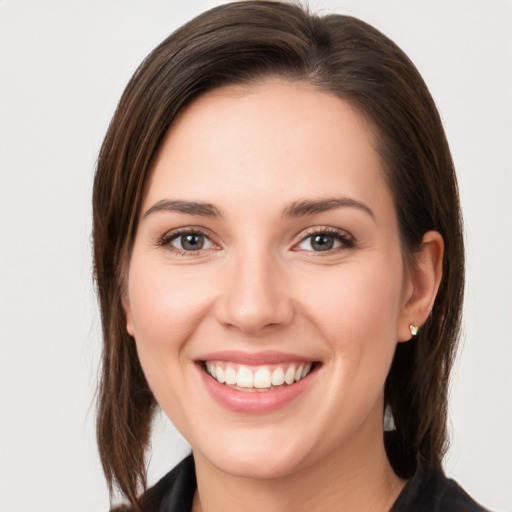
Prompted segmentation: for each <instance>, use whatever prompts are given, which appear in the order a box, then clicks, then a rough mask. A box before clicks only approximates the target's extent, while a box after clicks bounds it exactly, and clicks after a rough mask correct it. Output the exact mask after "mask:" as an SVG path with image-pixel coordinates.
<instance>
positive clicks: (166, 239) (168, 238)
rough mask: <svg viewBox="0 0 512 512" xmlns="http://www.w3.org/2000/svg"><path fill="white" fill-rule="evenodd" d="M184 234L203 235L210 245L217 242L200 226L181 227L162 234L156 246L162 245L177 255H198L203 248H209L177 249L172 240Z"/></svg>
mask: <svg viewBox="0 0 512 512" xmlns="http://www.w3.org/2000/svg"><path fill="white" fill-rule="evenodd" d="M184 235H196V236H203V237H204V238H205V239H207V240H209V241H210V243H211V244H212V245H217V244H215V242H213V240H212V239H211V236H209V235H208V234H207V232H206V231H204V230H202V229H200V228H183V229H178V230H175V231H171V232H170V233H166V234H165V235H164V236H162V237H161V238H160V239H159V240H158V241H157V244H156V245H157V246H158V247H163V248H165V249H167V250H168V251H171V252H173V253H175V254H177V255H178V256H199V255H200V254H201V253H202V252H203V251H204V250H209V249H198V250H196V251H186V250H182V249H178V248H177V247H174V246H173V245H172V242H173V241H174V240H176V239H178V238H180V237H181V236H184Z"/></svg>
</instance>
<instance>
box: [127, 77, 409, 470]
mask: <svg viewBox="0 0 512 512" xmlns="http://www.w3.org/2000/svg"><path fill="white" fill-rule="evenodd" d="M405 276H406V274H405V272H404V263H403V260H402V254H401V252H400V241H399V234H398V227H397V219H396V214H395V208H394V204H393V200H392V197H391V194H390V191H389V189H388V187H387V185H386V183H385V181H384V179H383V172H382V168H381V162H380V160H379V156H378V155H377V153H376V151H375V149H374V146H373V143H372V136H371V133H370V130H369V127H368V125H367V124H366V123H365V121H364V119H363V118H362V117H361V116H360V115H359V114H358V113H357V112H356V111H354V110H353V109H352V108H351V107H350V106H349V105H348V104H347V103H346V102H344V101H342V100H340V99H338V98H336V97H334V96H333V95H330V94H327V93H324V92H320V91H319V90H318V89H315V88H313V87H312V86H309V85H306V84H297V83H295V84H290V83H288V82H285V81H277V80H273V81H272V80H269V81H266V82H264V83H262V84H259V85H255V86H252V87H250V88H240V87H239V88H235V87H228V88H223V89H220V90H217V91H214V92H209V93H207V94H205V95H204V96H202V97H200V98H199V99H198V100H196V101H195V102H193V103H192V104H191V105H190V106H189V107H187V108H186V109H185V110H184V111H183V112H182V113H181V114H180V116H179V117H178V119H177V120H176V121H175V122H174V123H173V125H172V127H171V129H170V131H169V133H168V135H167V136H166V138H165V140H164V142H163V145H162V147H161V150H160V152H159V154H158V157H157V158H156V161H155V162H154V166H153V170H152V174H151V176H150V179H149V183H148V188H147V193H146V196H145V198H144V201H143V207H142V212H141V216H140V221H139V226H138V231H137V236H136V239H135V244H134V247H133V253H132V256H131V260H130V264H129V273H128V280H127V286H126V290H125V296H124V299H123V303H124V307H125V310H126V313H127V322H128V331H129V333H130V334H131V335H133V336H134V338H135V342H136V345H137V350H138V354H139V358H140V362H141V364H142V368H143V370H144V373H145V375H146V378H147V380H148V383H149V385H150V387H151V390H152V391H153V393H154V395H155V398H156V400H157V401H158V403H159V404H160V406H161V407H162V408H163V410H164V411H165V412H166V413H167V415H168V416H169V418H170V419H171V420H172V422H173V423H174V424H175V425H176V427H177V428H178V429H179V430H180V431H181V432H182V434H183V435H184V436H185V437H186V438H187V440H188V441H189V442H190V444H191V445H192V449H193V451H194V454H195V456H196V460H199V461H205V462H207V463H209V464H212V465H213V466H215V467H216V468H218V469H221V470H222V471H224V472H227V473H230V474H234V475H240V476H246V477H256V478H269V477H270V478H272V477H278V476H283V475H287V474H291V473H293V472H296V471H298V470H300V469H301V468H308V467H311V466H312V465H314V464H317V463H319V462H326V461H327V460H328V459H330V458H333V457H334V458H337V459H339V458H340V457H345V459H350V457H355V458H357V457H360V456H361V455H362V454H364V453H365V452H371V451H374V450H375V447H376V446H377V445H381V444H382V411H383V388H384V382H385V379H386V375H387V373H388V370H389V367H390V364H391V361H392V358H393V354H394V351H395V346H396V343H397V341H399V340H401V339H406V338H407V332H408V328H407V326H408V324H409V323H410V321H411V319H410V318H406V316H407V315H406V313H405V303H406V301H407V296H408V294H409V291H408V290H410V285H409V283H408V282H407V280H406V277H405ZM226 381H227V383H226Z"/></svg>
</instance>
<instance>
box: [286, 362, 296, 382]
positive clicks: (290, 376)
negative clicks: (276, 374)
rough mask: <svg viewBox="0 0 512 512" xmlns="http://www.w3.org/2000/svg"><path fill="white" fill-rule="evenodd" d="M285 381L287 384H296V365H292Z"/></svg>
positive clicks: (287, 371)
mask: <svg viewBox="0 0 512 512" xmlns="http://www.w3.org/2000/svg"><path fill="white" fill-rule="evenodd" d="M284 381H285V382H286V384H293V383H294V382H295V365H293V364H292V365H291V366H290V367H289V368H288V370H286V373H285V374H284Z"/></svg>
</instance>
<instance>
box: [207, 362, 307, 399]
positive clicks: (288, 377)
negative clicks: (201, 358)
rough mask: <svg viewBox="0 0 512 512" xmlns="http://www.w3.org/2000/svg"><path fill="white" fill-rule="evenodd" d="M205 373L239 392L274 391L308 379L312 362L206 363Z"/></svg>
mask: <svg viewBox="0 0 512 512" xmlns="http://www.w3.org/2000/svg"><path fill="white" fill-rule="evenodd" d="M204 368H205V371H206V372H207V373H208V374H209V375H210V376H211V377H212V378H213V379H215V380H216V381H217V382H219V383H220V384H224V385H226V386H228V387H231V388H233V389H236V390H238V391H249V392H251V391H252V392H254V391H256V392H258V391H259V392H261V391H272V390H274V389H279V388H281V387H284V386H290V385H292V384H294V383H296V382H299V381H300V380H302V379H304V378H305V377H307V376H308V375H309V374H310V373H311V371H312V370H313V363H311V362H288V363H282V364H272V365H262V366H248V365H242V364H236V363H232V362H227V361H205V363H204Z"/></svg>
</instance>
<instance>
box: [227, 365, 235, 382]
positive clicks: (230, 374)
mask: <svg viewBox="0 0 512 512" xmlns="http://www.w3.org/2000/svg"><path fill="white" fill-rule="evenodd" d="M224 378H225V379H226V384H230V385H231V386H233V385H234V384H236V372H235V370H234V368H232V367H231V366H228V367H227V368H226V371H225V372H224Z"/></svg>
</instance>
